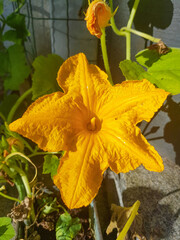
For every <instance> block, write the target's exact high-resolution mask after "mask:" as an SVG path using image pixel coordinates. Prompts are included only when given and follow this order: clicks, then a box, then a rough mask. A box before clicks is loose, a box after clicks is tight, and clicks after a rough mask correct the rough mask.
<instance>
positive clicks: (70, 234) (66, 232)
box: [56, 212, 81, 240]
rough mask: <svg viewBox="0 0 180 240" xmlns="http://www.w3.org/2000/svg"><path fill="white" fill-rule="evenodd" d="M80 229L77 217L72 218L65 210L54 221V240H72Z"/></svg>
mask: <svg viewBox="0 0 180 240" xmlns="http://www.w3.org/2000/svg"><path fill="white" fill-rule="evenodd" d="M80 230H81V223H80V220H79V218H72V217H71V216H70V214H69V213H67V212H66V213H64V214H61V215H60V217H59V219H58V221H57V223H56V240H72V239H73V238H74V237H75V236H76V235H77V233H78V232H79V231H80Z"/></svg>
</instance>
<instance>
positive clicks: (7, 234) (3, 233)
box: [0, 217, 15, 240]
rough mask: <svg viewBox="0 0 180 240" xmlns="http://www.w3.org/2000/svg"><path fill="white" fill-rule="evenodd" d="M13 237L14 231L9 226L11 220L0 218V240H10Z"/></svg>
mask: <svg viewBox="0 0 180 240" xmlns="http://www.w3.org/2000/svg"><path fill="white" fill-rule="evenodd" d="M14 236H15V231H14V228H13V226H12V225H11V218H9V217H1V218H0V239H1V240H10V239H11V238H13V237H14Z"/></svg>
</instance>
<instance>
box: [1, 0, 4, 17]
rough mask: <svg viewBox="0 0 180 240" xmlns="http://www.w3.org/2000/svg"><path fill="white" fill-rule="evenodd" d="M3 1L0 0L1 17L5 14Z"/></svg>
mask: <svg viewBox="0 0 180 240" xmlns="http://www.w3.org/2000/svg"><path fill="white" fill-rule="evenodd" d="M3 7H4V6H3V0H0V15H1V14H2V13H3V11H4V9H3Z"/></svg>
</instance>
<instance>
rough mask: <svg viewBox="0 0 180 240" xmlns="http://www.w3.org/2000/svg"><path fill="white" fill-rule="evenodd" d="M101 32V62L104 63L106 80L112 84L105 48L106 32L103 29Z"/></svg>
mask: <svg viewBox="0 0 180 240" xmlns="http://www.w3.org/2000/svg"><path fill="white" fill-rule="evenodd" d="M101 31H102V36H101V50H102V55H103V61H104V67H105V70H106V73H107V75H108V80H109V82H110V83H111V84H112V85H114V84H113V80H112V76H111V71H110V67H109V61H108V55H107V48H106V32H105V28H101Z"/></svg>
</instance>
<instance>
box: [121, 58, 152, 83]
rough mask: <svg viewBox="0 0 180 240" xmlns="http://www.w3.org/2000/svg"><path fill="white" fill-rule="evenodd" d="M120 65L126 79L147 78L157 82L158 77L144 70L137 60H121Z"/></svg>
mask: <svg viewBox="0 0 180 240" xmlns="http://www.w3.org/2000/svg"><path fill="white" fill-rule="evenodd" d="M119 67H120V69H121V71H122V73H123V75H124V76H125V78H126V80H141V79H144V78H145V79H147V80H149V81H150V82H151V83H155V82H156V79H154V78H153V77H152V76H151V75H150V74H149V73H147V71H145V70H144V68H143V67H142V66H140V65H139V64H137V63H136V62H132V61H131V60H124V61H122V62H120V64H119Z"/></svg>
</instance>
